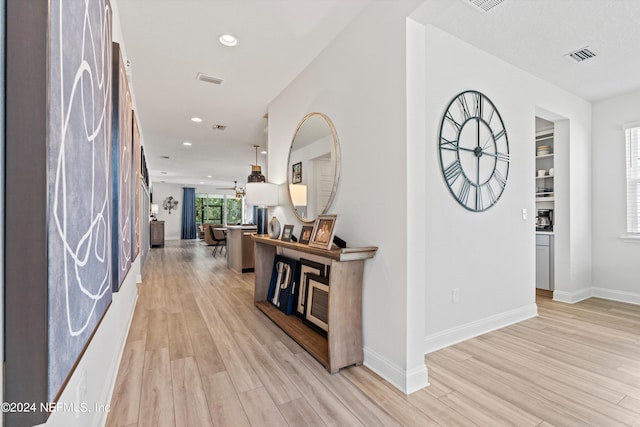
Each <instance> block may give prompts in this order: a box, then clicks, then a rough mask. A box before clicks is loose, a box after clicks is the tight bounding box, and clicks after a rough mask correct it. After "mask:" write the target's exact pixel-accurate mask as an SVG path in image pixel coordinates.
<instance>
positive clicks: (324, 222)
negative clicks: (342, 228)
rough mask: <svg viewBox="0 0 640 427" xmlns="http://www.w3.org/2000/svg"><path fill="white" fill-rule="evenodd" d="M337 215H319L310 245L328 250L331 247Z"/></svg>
mask: <svg viewBox="0 0 640 427" xmlns="http://www.w3.org/2000/svg"><path fill="white" fill-rule="evenodd" d="M337 217H338V216H337V215H318V218H316V222H315V224H314V225H313V232H312V233H311V240H310V241H309V246H313V247H315V248H322V249H327V250H328V249H331V244H332V243H333V236H334V234H335V227H336V219H337Z"/></svg>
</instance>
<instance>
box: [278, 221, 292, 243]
mask: <svg viewBox="0 0 640 427" xmlns="http://www.w3.org/2000/svg"><path fill="white" fill-rule="evenodd" d="M292 236H293V225H289V224H287V225H285V226H284V228H283V229H282V237H280V240H282V241H283V242H290V241H291V237H292Z"/></svg>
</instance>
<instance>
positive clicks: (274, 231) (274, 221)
mask: <svg viewBox="0 0 640 427" xmlns="http://www.w3.org/2000/svg"><path fill="white" fill-rule="evenodd" d="M269 237H271V238H272V239H277V238H279V237H280V221H278V218H276V217H275V216H274V217H273V218H271V221H269Z"/></svg>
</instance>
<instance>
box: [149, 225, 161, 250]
mask: <svg viewBox="0 0 640 427" xmlns="http://www.w3.org/2000/svg"><path fill="white" fill-rule="evenodd" d="M149 229H150V232H149V234H150V236H151V238H150V245H151V246H152V247H153V246H163V247H164V221H149Z"/></svg>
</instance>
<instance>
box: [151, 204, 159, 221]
mask: <svg viewBox="0 0 640 427" xmlns="http://www.w3.org/2000/svg"><path fill="white" fill-rule="evenodd" d="M151 216H152V217H153V220H154V221H157V220H158V205H156V204H155V203H154V204H153V205H151Z"/></svg>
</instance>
